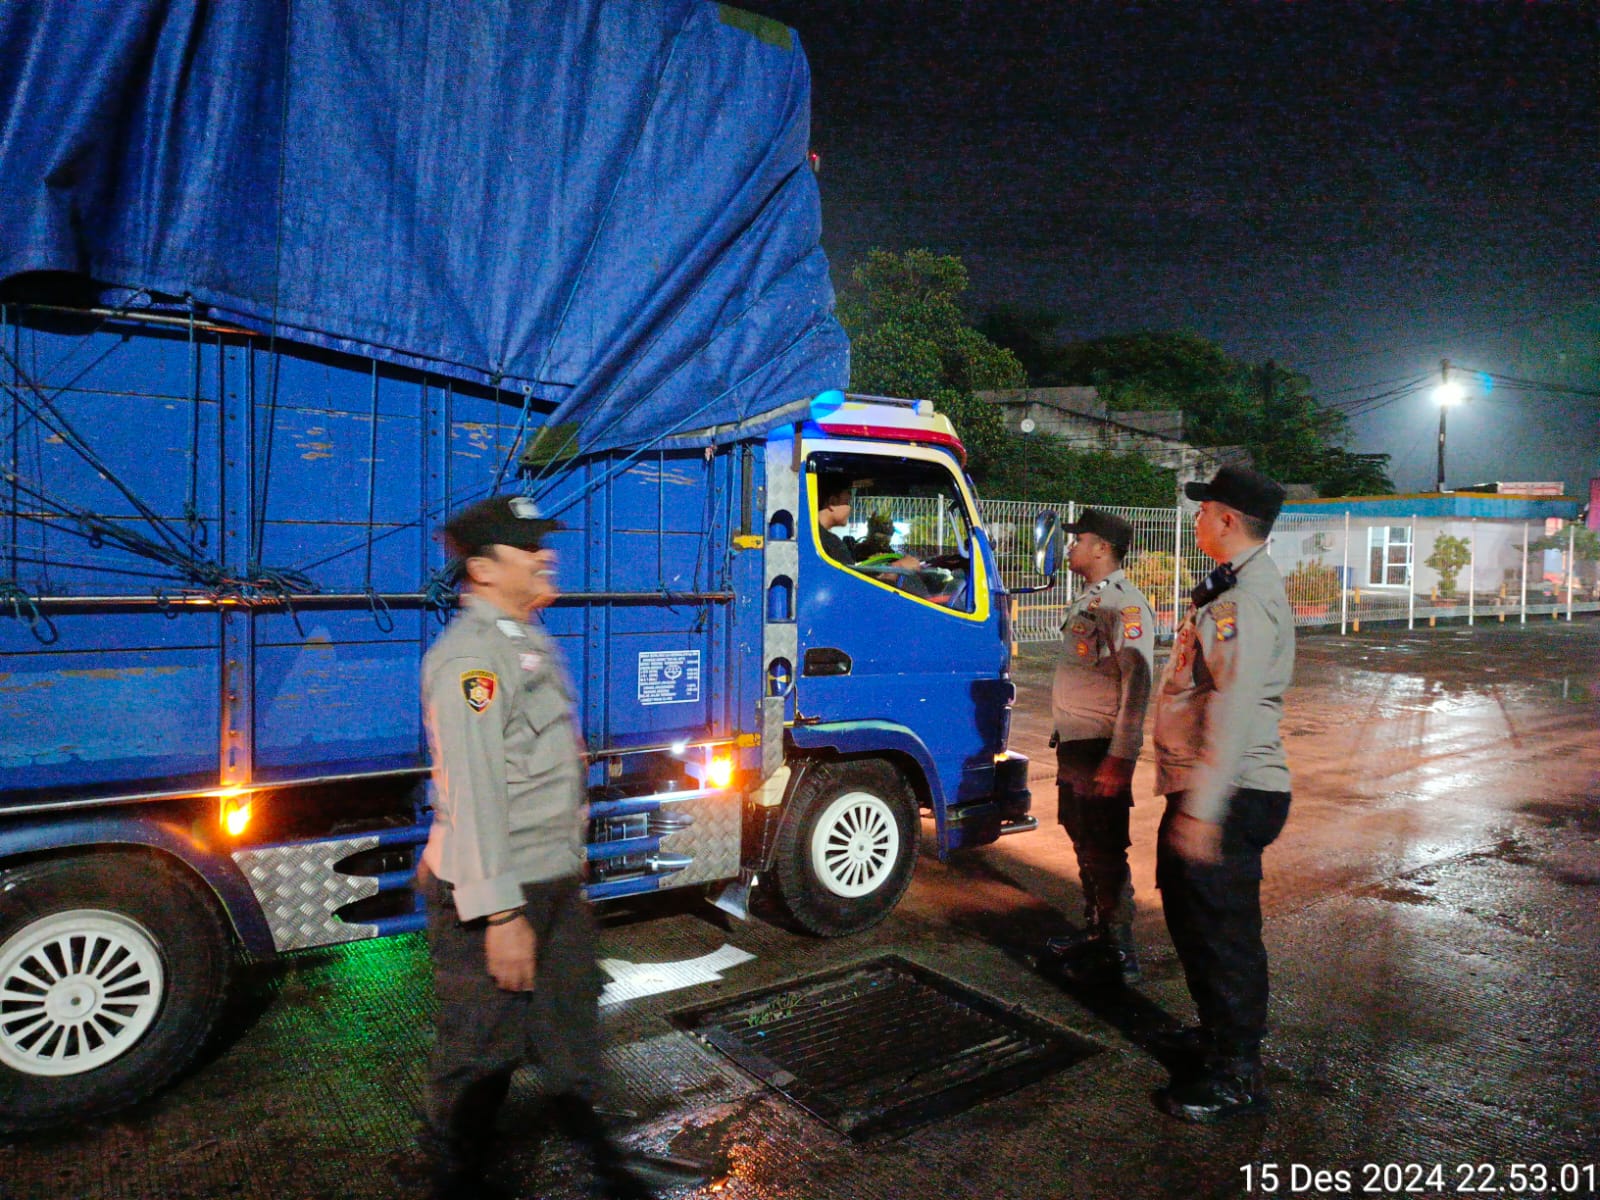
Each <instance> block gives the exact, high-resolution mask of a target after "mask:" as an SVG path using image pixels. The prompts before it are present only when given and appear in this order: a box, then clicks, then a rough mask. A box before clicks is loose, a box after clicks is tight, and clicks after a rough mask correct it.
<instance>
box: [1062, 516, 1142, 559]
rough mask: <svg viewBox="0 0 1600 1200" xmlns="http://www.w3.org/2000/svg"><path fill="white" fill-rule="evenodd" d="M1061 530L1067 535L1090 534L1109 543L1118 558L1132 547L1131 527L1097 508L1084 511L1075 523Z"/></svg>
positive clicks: (1119, 518)
mask: <svg viewBox="0 0 1600 1200" xmlns="http://www.w3.org/2000/svg"><path fill="white" fill-rule="evenodd" d="M1062 528H1064V529H1065V530H1066V531H1067V532H1068V533H1092V534H1094V535H1095V537H1097V538H1102V539H1104V540H1105V541H1107V542H1110V543H1111V545H1112V547H1113V548H1114V549H1115V550H1116V552H1117V554H1118V555H1119V556H1120V555H1123V554H1126V553H1127V552H1128V547H1130V546H1132V545H1133V526H1132V525H1130V524H1129V523H1128V522H1126V521H1124V520H1123V519H1122V518H1121V517H1118V516H1113V515H1112V514H1111V513H1108V512H1101V511H1100V510H1099V509H1098V508H1086V509H1084V510H1083V511H1082V512H1080V513H1079V514H1078V519H1077V520H1076V521H1074V522H1072V524H1070V525H1065V526H1063V527H1062Z"/></svg>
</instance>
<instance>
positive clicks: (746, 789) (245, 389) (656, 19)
mask: <svg viewBox="0 0 1600 1200" xmlns="http://www.w3.org/2000/svg"><path fill="white" fill-rule="evenodd" d="M479 7H480V6H464V7H463V8H461V9H460V10H458V9H457V8H456V7H455V6H452V5H448V4H445V3H427V2H422V0H418V2H414V3H402V2H400V0H393V2H385V3H379V4H374V3H372V2H371V0H362V2H361V3H359V4H358V3H353V2H348V3H347V2H343V0H326V2H324V3H320V4H302V5H295V6H292V8H291V6H277V5H240V6H205V5H200V6H193V5H188V4H184V3H179V2H178V0H141V2H140V3H130V4H128V5H126V6H124V7H123V8H121V9H119V18H118V20H117V21H106V20H105V19H104V18H103V15H102V13H101V11H100V10H98V9H96V8H94V7H93V6H85V5H77V4H72V3H60V4H49V3H46V4H38V5H28V6H13V7H10V8H8V9H6V10H5V12H4V13H3V14H0V52H3V53H4V54H5V56H6V60H7V61H8V62H13V63H21V64H24V65H25V69H23V70H21V71H19V72H18V73H17V74H16V75H15V76H14V77H13V80H12V82H11V84H10V85H9V86H10V87H11V89H12V90H11V93H10V95H8V96H7V97H6V103H7V105H8V108H7V110H6V112H5V114H4V119H3V121H0V220H3V229H4V233H3V238H4V240H3V242H0V472H3V475H0V497H3V500H0V531H3V532H0V553H3V559H0V604H3V612H4V617H5V619H0V698H3V704H0V1127H3V1128H6V1129H13V1130H15V1129H26V1128H34V1127H40V1126H45V1125H49V1124H51V1123H54V1122H59V1121H61V1120H64V1119H68V1118H74V1119H75V1118H80V1117H83V1116H86V1115H90V1114H94V1113H102V1112H107V1111H110V1110H113V1109H115V1108H117V1107H120V1106H123V1105H126V1104H127V1103H130V1102H132V1101H134V1100H136V1099H138V1098H140V1097H142V1096H144V1095H147V1094H148V1093H149V1092H150V1091H152V1090H154V1089H155V1088H157V1087H159V1086H161V1085H162V1084H163V1083H164V1082H166V1081H167V1080H169V1079H170V1078H171V1077H172V1076H173V1075H174V1074H175V1073H177V1072H179V1071H181V1070H182V1069H183V1068H184V1067H185V1066H186V1065H187V1064H189V1063H190V1062H191V1061H192V1060H193V1059H194V1057H195V1055H196V1054H197V1053H198V1051H199V1050H200V1049H201V1047H202V1046H203V1044H204V1043H205V1042H206V1040H207V1038H208V1037H209V1035H210V1034H211V1032H212V1030H213V1026H214V1025H215V1022H216V1020H217V1018H218V1014H219V1011H220V1008H221V1004H222V999H223V996H224V993H225V990H226V985H227V980H228V976H229V968H230V964H231V963H232V962H233V961H235V959H236V957H237V956H239V955H241V954H242V955H245V956H250V957H255V958H268V957H271V956H274V955H279V954H284V953H290V952H293V951H297V950H302V949H305V948H308V947H317V946H326V945H331V944H336V943H340V942H347V941H351V940H356V939H362V938H374V937H381V936H385V935H390V934H397V933H405V932H410V931H415V930H417V929H419V928H420V927H421V923H422V918H421V915H420V913H419V906H418V900H417V897H416V896H415V895H414V894H413V891H412V873H413V866H414V863H415V861H416V855H417V853H418V849H419V846H420V844H421V843H422V842H423V841H424V840H425V839H426V835H427V829H428V821H429V812H430V810H429V803H428V800H429V783H428V763H427V756H426V740H425V736H424V732H423V729H422V724H421V717H420V710H419V705H418V700H417V684H418V680H417V675H418V668H419V665H420V662H421V657H422V654H423V652H424V650H425V649H426V648H427V646H428V645H429V644H430V641H431V639H432V638H433V637H435V636H436V635H437V634H438V632H439V631H440V629H441V628H442V626H443V623H444V622H445V621H446V620H447V619H448V617H449V615H450V612H451V611H452V608H453V605H454V600H455V593H454V589H453V582H452V580H453V577H452V574H451V570H450V564H449V563H447V562H446V561H445V557H444V554H443V551H442V550H441V548H440V546H439V544H438V543H437V541H436V540H435V532H436V530H437V528H438V526H439V525H440V524H441V523H442V521H443V519H444V518H445V516H446V515H447V514H448V513H449V512H451V511H452V510H454V509H455V508H458V507H460V506H462V505H464V504H467V503H470V502H472V501H473V500H476V499H478V498H480V497H482V496H484V495H487V494H490V493H492V492H496V491H514V492H519V493H521V494H524V495H527V496H529V497H530V498H532V499H534V500H535V502H536V503H538V504H539V505H540V507H541V509H542V511H543V512H544V513H545V514H546V515H550V516H555V517H558V518H560V519H561V520H562V521H563V522H565V524H566V525H567V527H568V528H567V529H566V530H565V531H563V532H562V533H560V534H558V535H557V536H556V539H555V545H556V548H557V550H558V551H559V554H560V560H561V571H560V573H561V579H562V584H563V588H564V591H565V595H564V597H563V599H562V600H561V601H560V602H559V603H558V605H557V606H556V607H554V608H552V609H550V610H549V611H548V612H547V613H546V615H545V620H546V624H547V626H548V627H549V629H550V631H551V632H552V633H553V635H554V636H555V637H556V638H557V639H559V642H560V644H561V645H562V647H563V648H564V651H565V653H566V657H567V659H568V662H569V664H570V666H571V668H572V672H573V675H574V678H575V682H576V684H577V687H578V691H579V694H580V705H581V710H582V713H581V715H582V721H583V727H584V729H585V732H586V737H587V743H588V750H589V756H590V766H589V779H588V782H589V789H590V811H589V818H590V826H589V829H590V832H589V838H588V847H587V858H588V867H587V888H588V894H589V896H590V897H591V898H592V899H594V900H597V901H598V900H605V899H608V898H612V897H619V896H628V895H638V894H640V893H649V892H654V891H657V890H661V889H669V888H682V887H699V888H704V889H707V891H708V894H715V895H716V896H717V898H719V899H721V900H722V901H723V902H724V904H725V905H727V906H729V907H732V908H735V909H739V908H741V907H742V903H743V898H744V897H745V895H747V893H748V889H749V887H750V886H751V885H752V884H754V883H756V882H757V881H760V882H761V883H762V884H763V887H770V888H771V890H772V891H773V892H774V893H775V896H776V900H777V902H778V906H779V908H780V909H781V911H782V912H783V913H786V914H787V916H788V918H789V919H791V920H792V921H793V922H794V923H796V924H797V925H798V926H800V927H802V928H803V929H806V930H809V931H811V932H813V933H816V934H819V935H824V936H833V935H840V934H847V933H850V932H853V931H856V930H860V929H863V928H865V927H867V926H869V925H871V924H873V923H874V922H876V921H878V920H881V919H882V918H883V917H884V916H885V915H886V914H887V913H888V912H889V911H890V909H891V908H892V907H893V906H894V904H895V903H896V902H897V900H898V899H899V897H900V896H901V894H902V893H903V891H904V889H905V887H906V886H907V883H908V881H909V879H910V876H911V873H912V869H913V865H914V861H915V856H916V849H917V845H918V841H919V837H920V836H921V830H922V823H921V816H922V814H928V815H929V816H930V817H931V824H932V831H933V836H934V838H935V839H936V843H937V847H938V852H939V853H940V855H945V854H948V853H950V852H953V851H956V850H958V849H960V848H963V847H971V846H978V845H983V844H985V843H988V842H991V841H993V840H994V839H995V838H997V837H999V836H1000V835H1002V834H1004V833H1007V832H1013V831H1020V830H1025V829H1028V828H1031V827H1032V826H1033V824H1034V822H1033V819H1032V818H1030V817H1029V816H1028V807H1029V794H1028V788H1027V762H1026V760H1025V759H1024V758H1022V757H1021V756H1019V755H1016V754H1013V753H1010V752H1009V751H1008V750H1007V746H1006V742H1007V733H1008V722H1009V712H1010V705H1011V703H1012V699H1013V695H1014V693H1013V688H1012V685H1011V682H1010V678H1009V664H1010V658H1009V655H1010V632H1009V629H1008V625H1007V616H1008V607H1007V597H1006V593H1005V589H1004V587H1003V586H1002V584H1001V581H1000V576H999V571H998V569H997V565H996V559H995V555H994V551H993V548H992V547H991V545H990V544H989V542H988V540H987V538H986V536H985V533H984V530H983V528H982V526H981V524H980V521H979V516H978V510H977V507H976V504H975V501H974V495H973V490H972V487H971V484H970V481H969V480H968V479H967V477H966V475H965V474H964V472H963V469H962V450H961V446H960V443H959V441H958V440H957V438H956V436H955V433H954V430H953V429H952V428H951V426H950V424H949V422H948V421H947V420H946V419H945V418H943V417H942V416H940V415H939V414H937V413H935V412H933V411H932V409H931V407H930V406H929V405H928V404H927V403H926V402H921V401H901V400H891V399H883V398H874V397H848V396H846V395H844V394H843V393H842V392H841V390H840V389H841V388H842V387H843V385H844V382H845V379H846V376H847V367H848V344H847V341H846V339H845V337H844V335H843V332H842V330H840V328H839V327H838V325H837V323H836V322H835V321H834V318H833V315H832V293H831V290H830V286H829V283H828V278H827V267H826V262H825V260H824V259H823V257H822V253H821V250H820V248H819V245H818V233H819V227H820V226H819V223H820V217H819V205H818V199H817V188H816V183H815V179H814V177H813V175H812V173H811V172H810V171H809V170H808V167H807V146H806V138H807V108H808V103H809V99H808V77H807V71H806V66H805V61H804V58H803V55H802V54H801V52H800V50H799V47H798V44H797V42H796V41H795V39H794V35H793V34H792V32H791V31H789V30H788V29H786V28H784V27H783V26H781V25H775V24H773V23H771V22H768V21H765V20H763V19H761V18H759V17H755V16H752V15H750V14H748V13H744V12H741V11H739V10H735V9H730V8H727V7H725V6H721V5H714V4H706V3H700V2H699V0H673V2H664V3H661V4H658V5H637V4H631V3H620V2H617V0H584V2H582V3H579V2H577V0H574V2H572V3H569V4H566V5H558V6H550V7H551V9H552V10H558V11H550V12H546V11H544V10H543V9H541V10H538V11H534V10H533V9H531V8H530V9H528V10H527V11H523V10H522V9H521V6H504V11H502V10H498V9H497V10H496V11H494V12H490V11H488V6H481V7H482V9H483V11H479ZM24 116H26V119H23V118H24ZM824 477H826V478H828V479H829V480H834V481H836V480H839V479H844V480H846V481H847V482H848V485H849V487H850V488H851V491H852V510H851V522H850V524H849V525H847V526H844V527H841V528H840V529H838V530H836V531H835V533H836V534H844V535H846V536H847V537H848V536H849V535H852V534H854V535H857V536H858V537H859V543H860V544H859V545H857V546H856V547H855V548H854V550H853V552H852V553H850V554H848V555H846V556H844V557H843V558H841V556H840V555H839V554H838V553H833V554H830V553H829V552H828V551H827V550H826V549H825V545H824V540H823V539H822V538H821V536H820V534H821V530H820V529H819V526H818V519H817V518H818V501H819V499H820V497H819V481H820V480H821V479H823V478H824ZM1037 537H1038V541H1039V550H1038V556H1039V564H1040V569H1041V570H1042V571H1046V572H1048V571H1049V570H1051V569H1053V567H1052V564H1053V562H1054V556H1055V546H1056V535H1055V533H1054V531H1053V529H1052V528H1051V527H1050V524H1049V522H1048V521H1045V522H1043V523H1042V525H1041V529H1040V531H1039V532H1038V534H1037ZM873 551H881V552H885V553H886V556H887V557H889V558H902V557H903V556H904V555H905V554H907V553H908V552H909V553H911V554H914V555H916V556H917V557H918V558H920V559H921V560H922V563H923V566H922V567H921V569H907V568H906V567H904V566H901V567H892V566H874V565H873V564H874V563H876V562H878V561H879V560H878V559H875V558H874V557H873ZM852 559H854V560H858V561H850V560H852ZM713 889H716V890H715V892H713Z"/></svg>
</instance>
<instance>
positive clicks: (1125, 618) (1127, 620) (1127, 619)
mask: <svg viewBox="0 0 1600 1200" xmlns="http://www.w3.org/2000/svg"><path fill="white" fill-rule="evenodd" d="M1122 636H1123V637H1125V638H1127V639H1128V641H1130V642H1132V641H1137V640H1138V639H1139V638H1142V637H1143V636H1144V610H1143V609H1141V608H1140V607H1139V606H1138V605H1137V604H1130V605H1128V607H1127V608H1124V609H1123V610H1122Z"/></svg>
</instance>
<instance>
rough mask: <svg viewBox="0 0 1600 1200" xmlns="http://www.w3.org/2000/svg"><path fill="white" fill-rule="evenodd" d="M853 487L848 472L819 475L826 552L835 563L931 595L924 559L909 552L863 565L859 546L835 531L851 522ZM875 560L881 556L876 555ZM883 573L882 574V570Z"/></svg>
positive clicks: (819, 510) (820, 527) (819, 514)
mask: <svg viewBox="0 0 1600 1200" xmlns="http://www.w3.org/2000/svg"><path fill="white" fill-rule="evenodd" d="M852 490H853V487H852V484H851V481H850V477H849V476H847V475H820V476H818V477H817V534H818V541H820V542H821V544H822V552H823V553H824V554H826V555H827V556H828V557H829V558H831V559H833V561H834V562H836V563H840V564H841V565H843V566H846V567H851V568H853V569H854V570H857V571H860V572H861V573H862V574H863V575H870V576H872V577H873V578H874V579H878V578H882V580H883V582H885V583H892V584H895V585H896V586H897V587H900V588H902V589H904V590H905V591H907V592H909V593H910V594H911V595H913V596H922V597H924V598H927V597H928V595H929V593H928V588H927V585H926V584H924V583H923V581H922V576H921V574H920V572H921V571H922V567H923V563H922V560H921V559H920V558H917V557H915V556H914V555H910V554H906V555H902V556H901V557H899V558H896V559H893V560H892V561H889V562H883V561H874V562H872V563H871V564H862V563H860V562H859V561H858V560H857V558H856V551H855V547H854V546H853V545H852V544H851V543H850V542H847V541H846V540H845V539H844V538H842V537H840V536H839V535H838V534H837V533H835V532H834V531H835V530H836V529H840V528H842V527H843V526H845V525H848V524H849V523H850V494H851V492H852ZM874 557H875V559H878V558H881V556H874ZM880 572H881V573H882V574H881V576H880V574H879V573H880Z"/></svg>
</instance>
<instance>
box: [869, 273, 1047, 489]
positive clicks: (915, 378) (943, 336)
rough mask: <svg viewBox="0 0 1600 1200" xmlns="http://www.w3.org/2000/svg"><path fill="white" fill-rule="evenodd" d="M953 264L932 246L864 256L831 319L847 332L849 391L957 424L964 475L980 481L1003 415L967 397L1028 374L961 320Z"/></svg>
mask: <svg viewBox="0 0 1600 1200" xmlns="http://www.w3.org/2000/svg"><path fill="white" fill-rule="evenodd" d="M966 290H967V269H966V267H965V266H963V265H962V263H961V260H960V259H959V258H956V257H955V256H953V255H949V254H935V253H934V252H933V251H931V250H907V251H906V252H905V253H903V254H894V253H891V252H890V251H887V250H871V251H869V252H868V253H867V256H866V258H865V259H864V260H863V261H862V262H861V263H860V264H859V265H858V266H857V267H856V268H855V270H854V271H853V272H852V273H851V285H850V286H849V287H848V288H846V289H844V290H843V291H842V293H841V295H840V297H839V322H840V324H842V325H843V326H844V328H845V331H846V332H847V333H849V335H850V386H851V388H852V390H854V391H857V392H867V393H871V394H874V395H880V396H909V397H915V398H917V399H922V400H932V401H933V403H934V407H935V408H937V409H938V410H939V411H940V412H942V413H944V414H945V415H946V416H948V417H949V418H950V420H951V421H952V422H954V423H955V427H956V430H957V431H958V432H959V434H960V436H961V441H962V444H963V445H965V446H966V448H967V469H968V470H969V471H970V472H971V473H972V475H973V477H974V478H977V479H980V480H981V479H982V478H983V477H984V476H985V475H986V474H987V472H988V470H989V469H990V467H992V466H993V465H994V464H995V463H997V462H999V461H1002V460H1003V459H1004V458H1005V457H1006V438H1007V436H1008V435H1007V433H1006V428H1005V419H1004V417H1003V415H1002V414H1001V412H1000V410H999V409H997V408H995V407H994V406H993V405H991V404H984V403H983V402H981V401H979V400H974V399H973V397H972V393H973V392H975V391H987V390H990V389H993V388H1014V387H1023V386H1024V385H1026V383H1027V375H1026V374H1025V373H1024V372H1023V369H1022V364H1021V363H1020V362H1018V361H1017V357H1016V355H1014V354H1012V353H1011V351H1009V350H1006V349H1003V348H1001V347H999V346H996V345H995V344H994V343H993V342H991V341H990V340H989V339H988V338H986V337H984V336H983V335H982V334H981V333H979V332H978V331H977V330H976V329H974V328H972V327H971V326H970V325H968V324H967V322H966V318H965V316H964V315H963V313H962V311H961V294H962V293H963V292H965V291H966Z"/></svg>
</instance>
